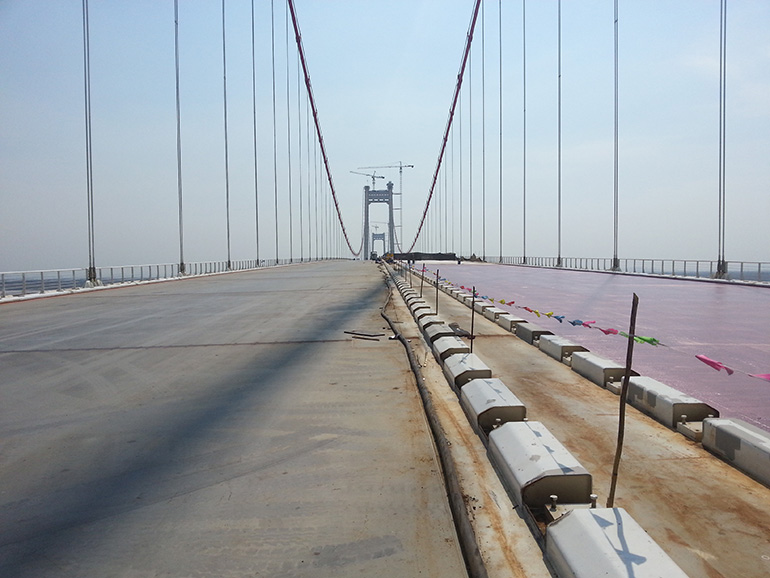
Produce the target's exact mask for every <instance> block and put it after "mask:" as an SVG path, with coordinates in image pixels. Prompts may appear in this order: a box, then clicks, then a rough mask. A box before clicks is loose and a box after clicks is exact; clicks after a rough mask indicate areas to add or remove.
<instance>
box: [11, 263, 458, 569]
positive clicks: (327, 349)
mask: <svg viewBox="0 0 770 578" xmlns="http://www.w3.org/2000/svg"><path fill="white" fill-rule="evenodd" d="M385 299H386V289H385V285H384V284H383V281H382V276H381V274H380V273H379V271H378V270H377V269H376V267H375V265H374V264H372V263H362V262H326V263H315V264H303V265H294V266H289V267H282V268H273V269H264V270H259V271H253V272H243V273H233V274H227V275H218V276H212V277H207V278H195V279H188V280H183V281H173V282H166V283H158V284H154V285H145V286H138V287H128V288H120V289H110V290H103V291H97V292H92V293H83V294H78V295H71V296H62V297H56V298H50V299H41V300H35V301H29V302H23V303H12V304H6V305H2V306H0V368H1V369H0V398H1V399H2V401H1V402H0V439H1V442H0V443H1V444H2V445H1V447H0V575H1V576H35V577H46V576H52V577H53V576H55V577H65V576H78V577H83V576H100V577H105V576H120V577H139V576H141V577H148V576H164V577H166V576H168V577H176V576H217V577H227V576H274V577H277V576H298V577H301V576H313V577H324V576H352V575H356V576H360V575H364V576H393V577H396V576H405V577H406V576H409V577H412V576H420V575H422V576H441V577H452V576H464V575H465V566H464V563H463V560H462V557H461V554H460V551H459V548H458V545H457V539H456V536H455V532H454V528H453V525H452V521H451V518H450V513H449V508H448V505H447V503H446V498H445V491H444V486H443V482H442V478H441V473H440V469H439V465H438V463H437V461H436V457H435V455H434V449H433V445H432V441H431V438H430V434H429V432H428V429H427V427H426V423H425V418H424V414H423V412H422V407H421V405H420V403H419V398H418V396H417V393H416V390H415V387H414V381H413V376H412V374H411V373H410V372H409V370H408V366H407V364H406V360H405V355H404V351H403V349H402V346H401V345H400V344H399V343H398V342H397V341H391V340H388V337H387V336H388V335H389V332H388V331H386V330H384V327H385V323H384V321H383V320H382V319H381V317H380V315H379V307H380V306H382V305H383V303H384V302H385ZM346 331H351V332H360V333H366V334H369V335H379V336H377V337H369V338H364V339H360V338H358V337H367V336H364V335H359V336H355V337H354V336H353V335H351V334H348V333H345V332H346Z"/></svg>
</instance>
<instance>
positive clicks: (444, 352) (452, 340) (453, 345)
mask: <svg viewBox="0 0 770 578" xmlns="http://www.w3.org/2000/svg"><path fill="white" fill-rule="evenodd" d="M432 347H433V354H434V355H435V356H436V358H437V359H438V360H439V361H444V360H445V359H446V358H447V357H449V356H450V355H454V354H456V353H470V352H471V348H470V347H469V346H468V345H467V344H466V343H465V342H464V341H463V340H462V339H460V338H459V337H457V336H456V335H451V336H445V337H439V338H438V339H436V340H435V341H434V342H433V345H432Z"/></svg>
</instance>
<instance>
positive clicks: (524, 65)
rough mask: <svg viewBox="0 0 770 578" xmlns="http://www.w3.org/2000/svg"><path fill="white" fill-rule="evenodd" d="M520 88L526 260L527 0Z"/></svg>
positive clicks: (524, 0)
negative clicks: (522, 97) (522, 101)
mask: <svg viewBox="0 0 770 578" xmlns="http://www.w3.org/2000/svg"><path fill="white" fill-rule="evenodd" d="M521 43H522V50H521V54H522V83H521V85H522V90H523V93H524V111H523V112H524V118H523V130H522V137H523V146H522V167H523V168H522V200H523V206H522V212H521V215H522V221H523V222H522V229H521V231H522V239H523V243H522V256H523V258H524V263H525V264H526V262H527V0H521Z"/></svg>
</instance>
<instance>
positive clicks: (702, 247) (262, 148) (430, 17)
mask: <svg viewBox="0 0 770 578" xmlns="http://www.w3.org/2000/svg"><path fill="white" fill-rule="evenodd" d="M562 4H563V6H562V159H563V161H562V163H563V164H562V171H563V172H562V174H563V177H562V199H563V201H562V207H563V208H562V218H563V226H562V254H563V255H564V256H590V257H611V256H612V249H613V242H612V231H613V218H612V215H613V206H612V199H613V2H612V0H592V1H589V0H585V1H583V0H565V1H564V2H563V3H562ZM485 5H486V6H485V15H484V27H485V34H484V35H483V37H482V34H481V29H480V26H481V23H479V28H477V31H476V39H475V41H474V52H473V56H472V74H473V76H472V83H471V82H468V83H467V84H466V86H465V89H464V91H463V100H462V105H463V113H462V122H463V129H462V130H463V136H462V147H463V195H464V199H463V214H462V219H463V225H464V229H463V247H462V248H461V247H460V246H459V237H460V233H459V222H460V209H459V204H460V201H459V187H460V175H459V167H460V160H459V159H460V157H459V154H460V153H459V151H460V137H459V124H458V125H457V126H456V128H455V133H454V137H453V142H454V156H453V158H452V159H451V160H448V161H447V162H448V165H447V166H448V168H449V167H451V168H453V171H452V172H451V174H450V173H449V172H448V173H447V175H446V177H442V189H441V191H440V192H439V193H438V194H437V195H438V198H439V199H441V201H440V202H442V203H444V207H445V208H446V209H447V211H446V213H448V212H449V211H448V209H450V208H451V207H453V208H454V218H452V217H451V215H448V216H445V215H446V213H445V212H442V213H441V214H442V217H441V222H442V224H443V223H444V222H446V223H447V232H448V233H449V234H448V235H442V234H440V235H436V234H435V233H434V236H433V237H432V238H433V239H434V240H436V241H437V243H438V244H439V245H440V246H438V247H431V248H436V249H448V250H454V251H458V252H459V251H461V250H462V252H463V253H466V254H467V253H469V252H470V250H473V251H474V252H476V253H478V254H481V252H482V247H484V246H485V247H486V253H487V255H497V253H498V246H499V232H498V231H499V229H498V207H499V195H500V186H499V175H500V168H499V154H500V153H499V147H498V139H499V133H500V119H499V114H498V110H499V104H500V103H499V100H498V99H499V94H500V84H499V66H500V62H499V41H498V16H497V15H498V6H499V4H498V2H497V1H488V2H485ZM226 6H227V91H228V121H229V124H228V137H229V140H228V142H229V147H228V148H229V157H230V158H229V177H230V197H231V239H232V257H233V259H251V258H254V256H255V250H256V243H255V190H254V166H253V165H254V160H253V159H254V153H253V148H252V146H253V140H252V138H253V137H252V96H251V88H252V80H251V3H250V1H249V0H227V4H226ZM296 6H297V12H298V16H299V19H300V26H301V30H302V34H303V42H304V46H305V49H306V52H307V58H308V65H309V68H310V74H311V77H312V82H313V89H314V92H315V96H316V99H317V104H318V110H319V115H320V120H321V124H322V128H323V132H324V138H325V142H326V147H327V151H328V154H329V162H330V165H331V168H332V172H333V178H334V182H335V185H336V189H337V191H338V194H339V197H340V203H341V206H342V211H343V217H344V219H345V224H346V227H347V228H348V231H349V233H350V236H351V239H352V242H353V244H354V245H355V246H356V248H357V247H358V245H359V244H360V238H361V224H362V188H363V186H364V185H367V184H369V183H370V181H369V180H368V179H367V178H366V177H363V176H358V175H353V174H350V172H349V171H351V170H356V169H357V168H358V167H361V166H368V165H388V164H394V163H396V164H397V162H398V161H402V162H404V163H406V164H413V165H415V167H414V168H413V169H406V170H405V171H404V196H403V199H404V200H403V205H404V211H403V215H404V217H403V221H404V231H403V237H404V238H405V239H404V241H405V243H409V244H411V241H412V239H413V238H414V234H415V228H416V224H417V220H418V218H419V216H420V214H421V212H422V209H423V207H424V204H425V200H426V196H427V192H428V188H429V186H430V181H431V177H432V174H433V171H434V169H435V165H436V160H437V156H438V152H439V148H440V144H441V137H442V134H443V130H444V127H445V124H446V119H447V114H448V110H449V105H450V100H451V96H452V91H453V88H454V84H455V80H456V75H457V72H458V68H459V63H460V57H461V54H462V50H463V45H464V42H465V35H466V32H467V29H468V23H469V21H470V16H471V9H472V2H471V1H462V2H461V1H456V0H453V1H450V0H409V1H406V0H404V1H398V0H396V1H394V0H389V1H387V2H383V1H379V2H375V1H363V0H359V1H352V0H347V1H342V0H312V1H311V0H296ZM270 7H271V6H270V3H269V2H267V1H265V0H257V1H256V11H257V15H256V32H257V46H256V50H257V66H256V69H257V107H258V126H259V128H258V147H257V148H258V165H259V180H258V192H257V194H258V196H259V213H260V250H261V253H262V257H263V258H271V257H273V256H274V255H275V245H274V239H275V222H274V217H273V215H274V204H273V194H274V180H273V179H274V173H273V147H272V143H273V123H272V84H271V33H270V21H271V20H270ZM285 13H286V5H285V4H284V3H283V2H281V1H280V0H275V34H276V42H275V52H276V54H275V57H276V91H277V102H276V115H277V135H276V141H277V150H278V154H277V169H278V179H277V182H278V197H279V206H278V213H279V226H278V229H279V252H280V254H281V257H288V256H289V254H288V249H289V240H288V235H289V226H288V224H289V223H288V219H289V208H288V199H289V192H288V162H287V158H288V155H287V148H288V143H287V116H286V107H287V101H286V66H287V60H286V59H287V51H286V35H285V32H286V21H285ZM90 25H91V37H90V45H91V106H92V138H93V171H94V198H95V200H94V211H95V216H96V231H95V245H96V263H97V265H118V264H140V263H159V262H161V263H163V262H169V263H170V262H177V261H178V260H179V253H178V228H177V209H178V205H177V161H176V112H175V85H174V10H173V1H172V0H163V1H161V0H131V1H128V0H125V1H118V0H111V1H106V0H91V2H90ZM619 28H620V112H619V117H620V145H619V146H620V149H619V150H620V172H619V183H620V185H619V196H620V207H619V211H620V239H619V256H620V257H621V258H624V257H637V258H640V257H647V258H652V257H655V258H678V259H681V258H688V259H696V258H698V259H716V257H717V249H718V241H717V209H718V151H719V149H718V145H719V143H718V135H719V132H718V130H719V108H718V103H719V85H718V80H719V1H718V0H621V2H620V20H619ZM502 29H503V57H502V60H503V125H502V131H503V140H504V144H503V158H504V160H503V169H504V170H503V217H504V232H503V253H504V254H505V255H511V256H516V255H520V254H521V252H522V233H521V223H522V188H523V178H522V177H523V170H524V165H523V162H522V158H523V151H522V144H523V139H522V126H523V90H522V3H521V0H517V1H514V2H511V1H508V0H504V1H503V6H502ZM769 31H770V2H767V0H735V1H733V2H730V3H729V15H728V46H727V55H728V64H727V74H728V77H727V83H728V84H727V223H726V231H727V239H726V257H727V259H728V260H747V261H756V260H763V261H768V260H770V251H769V250H768V248H770V226H768V218H769V217H770V32H769ZM179 37H180V81H181V117H182V158H183V164H182V172H183V195H184V220H185V260H186V261H188V262H189V261H199V260H214V259H220V260H223V259H225V258H226V228H225V224H226V212H225V171H224V140H223V100H222V98H223V82H222V79H223V70H222V29H221V4H220V2H218V1H214V0H205V1H204V0H180V14H179ZM482 38H483V39H484V49H485V54H486V59H485V61H483V62H482V53H481V40H482ZM526 38H527V43H526V70H527V121H526V122H527V164H526V174H527V184H526V186H527V231H528V233H527V253H528V255H541V256H554V255H556V252H557V219H556V214H557V201H556V199H557V179H556V175H557V171H556V166H557V165H556V162H557V161H556V159H557V130H556V129H557V2H556V0H529V1H528V2H527V5H526ZM82 42H83V41H82V14H81V2H80V0H57V1H51V0H0V79H2V80H1V82H2V89H1V90H0V247H2V249H0V270H5V271H7V270H21V269H37V268H57V267H83V266H86V265H87V260H88V252H87V228H86V214H87V213H86V178H85V174H86V164H85V136H84V134H85V131H84V127H85V121H84V97H83V45H82ZM288 59H289V60H288V65H289V93H290V100H289V107H290V110H291V119H290V122H291V134H292V136H291V139H292V141H291V146H292V161H291V162H292V198H293V200H294V204H293V206H292V217H293V226H292V228H291V230H292V231H293V234H294V238H293V241H292V247H293V256H294V258H298V257H299V255H300V242H302V253H303V254H304V256H305V257H307V255H308V252H309V247H308V243H309V238H312V237H313V234H314V233H313V229H312V227H313V226H315V225H314V224H313V225H311V229H310V233H309V234H308V223H307V218H308V211H309V212H310V213H311V215H313V218H315V214H316V209H315V205H313V204H311V206H310V207H308V197H307V195H308V191H310V193H311V195H312V194H314V192H313V188H312V186H311V187H310V188H309V187H308V177H309V174H308V168H310V171H311V174H312V175H313V176H311V180H312V181H314V182H317V181H318V179H317V177H315V176H314V172H317V171H316V169H315V168H314V165H313V162H312V161H311V165H310V167H308V164H307V163H308V155H307V148H306V147H307V144H306V143H307V135H308V132H307V131H306V126H307V125H306V116H305V110H306V108H305V97H304V93H303V94H302V95H301V97H300V99H299V102H298V97H297V71H298V69H297V59H296V51H295V49H294V44H293V37H292V38H291V39H290V44H289V53H288ZM482 65H483V68H484V69H485V75H484V77H483V80H484V82H483V87H482ZM471 84H472V86H471ZM471 89H472V91H471ZM482 90H483V91H484V93H485V99H484V102H485V105H486V106H485V111H482ZM471 100H472V103H473V108H472V110H471V109H470V107H469V104H470V102H471ZM298 119H299V122H300V125H299V126H298ZM471 120H472V125H471ZM482 123H483V124H484V125H485V129H486V130H485V135H486V139H485V140H484V141H482V130H481V129H482ZM471 132H472V134H473V148H472V151H471V148H470V146H469V142H470V138H469V135H470V134H471ZM300 137H301V139H302V151H303V152H302V155H303V157H302V160H301V164H300V159H299V156H298V150H299V149H300V146H299V138H300ZM482 149H485V155H482ZM312 154H313V152H312V149H311V155H312ZM471 158H472V163H473V183H472V187H471V183H470V181H469V178H470V172H471V170H470V169H471V167H470V163H471ZM484 164H485V165H486V187H485V188H483V182H482V166H483V165H484ZM315 166H317V165H315ZM378 174H381V175H385V176H386V177H387V178H389V179H392V180H393V181H394V182H395V183H396V188H398V171H397V170H384V169H383V170H380V171H378ZM300 179H302V183H301V185H302V197H301V199H302V205H301V206H302V209H301V211H300V204H299V203H300V188H299V187H300ZM384 182H385V181H384V180H380V181H378V182H377V184H378V187H380V186H384ZM471 190H472V194H473V207H474V209H473V239H471V237H470V227H469V219H470V212H469V211H468V203H469V201H470V198H469V197H470V191H471ZM319 194H321V195H323V194H325V189H323V190H320V192H319ZM484 197H486V201H487V203H486V208H484V207H482V204H481V203H482V198H484ZM312 199H313V197H311V200H312ZM322 206H323V205H322V204H319V207H322ZM383 209H384V207H383V206H378V207H375V208H373V211H372V219H373V221H375V222H376V223H380V227H381V228H380V230H381V231H382V230H384V221H385V212H384V210H383ZM320 210H322V209H319V211H320ZM300 217H301V218H302V219H303V221H302V224H303V226H302V228H301V227H300ZM485 222H486V224H487V227H486V228H484V227H483V224H484V223H485ZM434 224H435V220H434ZM301 229H302V238H300V230H301ZM452 233H453V234H452ZM484 234H485V235H486V236H485V237H484V236H483V235H484ZM447 239H448V240H447Z"/></svg>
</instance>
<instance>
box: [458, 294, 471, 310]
mask: <svg viewBox="0 0 770 578" xmlns="http://www.w3.org/2000/svg"><path fill="white" fill-rule="evenodd" d="M460 300H461V301H462V302H463V304H464V305H466V306H467V307H471V306H472V305H473V301H474V298H473V295H471V294H470V293H462V294H460Z"/></svg>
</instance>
